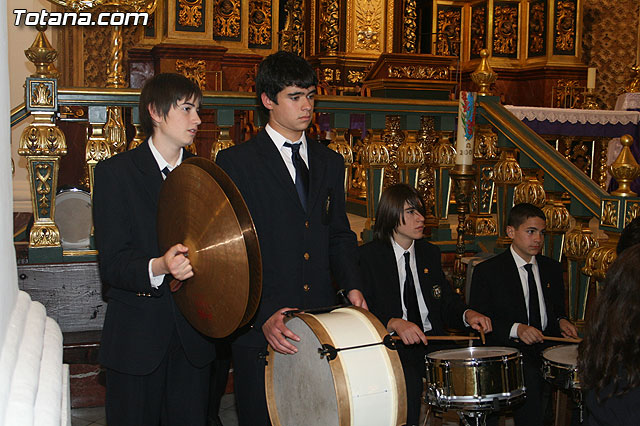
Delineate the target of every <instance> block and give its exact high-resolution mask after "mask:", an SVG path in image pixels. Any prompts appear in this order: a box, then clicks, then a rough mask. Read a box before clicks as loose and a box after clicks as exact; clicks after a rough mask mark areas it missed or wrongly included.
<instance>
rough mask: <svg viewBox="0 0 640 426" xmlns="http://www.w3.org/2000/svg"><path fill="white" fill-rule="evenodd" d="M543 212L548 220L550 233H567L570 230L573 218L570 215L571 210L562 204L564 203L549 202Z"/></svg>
mask: <svg viewBox="0 0 640 426" xmlns="http://www.w3.org/2000/svg"><path fill="white" fill-rule="evenodd" d="M542 211H543V212H544V215H545V216H546V218H547V220H546V223H547V231H548V232H567V231H568V230H569V226H570V220H571V216H570V215H569V210H567V208H566V207H565V206H564V204H562V201H556V200H553V201H551V202H547V204H546V205H545V206H544V207H542Z"/></svg>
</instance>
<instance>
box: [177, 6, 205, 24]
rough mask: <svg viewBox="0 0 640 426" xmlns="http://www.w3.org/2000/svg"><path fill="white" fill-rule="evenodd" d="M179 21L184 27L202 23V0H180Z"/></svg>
mask: <svg viewBox="0 0 640 426" xmlns="http://www.w3.org/2000/svg"><path fill="white" fill-rule="evenodd" d="M178 7H179V11H178V23H179V24H180V25H182V26H183V27H196V28H197V27H199V26H200V25H202V0H179V1H178Z"/></svg>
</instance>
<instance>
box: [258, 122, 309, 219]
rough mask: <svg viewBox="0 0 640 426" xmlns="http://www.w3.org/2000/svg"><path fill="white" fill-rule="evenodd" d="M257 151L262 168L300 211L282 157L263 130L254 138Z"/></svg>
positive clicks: (296, 192) (293, 185) (294, 187)
mask: <svg viewBox="0 0 640 426" xmlns="http://www.w3.org/2000/svg"><path fill="white" fill-rule="evenodd" d="M256 147H257V151H258V153H259V154H260V156H261V157H262V162H263V164H264V166H265V167H266V168H267V169H268V170H269V171H270V172H271V173H272V174H273V175H274V177H275V178H276V182H277V184H278V185H279V186H280V187H281V188H284V190H285V191H286V192H287V194H289V196H290V197H291V198H292V200H293V201H294V202H296V203H297V205H298V206H300V208H301V209H302V204H301V203H300V197H298V191H296V185H295V183H294V182H293V180H292V179H291V175H290V174H289V170H288V169H287V166H286V165H285V164H284V161H283V160H282V156H281V155H280V153H279V152H278V149H277V148H276V146H275V145H274V143H273V141H272V140H271V137H269V134H268V133H267V132H266V131H265V130H261V131H260V133H258V137H257V138H256Z"/></svg>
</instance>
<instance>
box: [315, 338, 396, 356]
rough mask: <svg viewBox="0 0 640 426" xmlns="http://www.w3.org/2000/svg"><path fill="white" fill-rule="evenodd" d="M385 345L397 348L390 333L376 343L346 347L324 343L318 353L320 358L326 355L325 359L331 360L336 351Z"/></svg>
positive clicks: (336, 353) (336, 354)
mask: <svg viewBox="0 0 640 426" xmlns="http://www.w3.org/2000/svg"><path fill="white" fill-rule="evenodd" d="M378 345H385V346H386V347H387V348H389V349H394V350H395V349H397V347H396V342H395V341H394V340H393V339H392V338H391V336H390V335H388V334H387V335H386V336H384V339H383V340H382V342H377V343H368V344H366V345H358V346H349V347H346V348H334V347H333V346H331V345H329V344H327V343H324V344H323V345H322V347H321V348H318V353H319V354H320V358H324V357H325V356H326V357H327V361H333V360H334V359H336V357H337V356H338V352H341V351H348V350H351V349H360V348H368V347H370V346H378Z"/></svg>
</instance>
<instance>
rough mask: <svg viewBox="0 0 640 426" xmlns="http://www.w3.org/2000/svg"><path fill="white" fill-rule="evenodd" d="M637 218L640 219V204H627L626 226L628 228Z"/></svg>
mask: <svg viewBox="0 0 640 426" xmlns="http://www.w3.org/2000/svg"><path fill="white" fill-rule="evenodd" d="M637 217H640V203H637V202H635V203H627V211H626V212H625V215H624V226H627V225H628V224H629V223H630V222H631V221H632V220H633V219H635V218H637Z"/></svg>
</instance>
